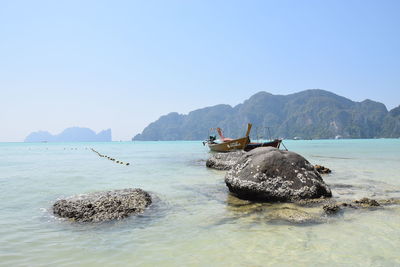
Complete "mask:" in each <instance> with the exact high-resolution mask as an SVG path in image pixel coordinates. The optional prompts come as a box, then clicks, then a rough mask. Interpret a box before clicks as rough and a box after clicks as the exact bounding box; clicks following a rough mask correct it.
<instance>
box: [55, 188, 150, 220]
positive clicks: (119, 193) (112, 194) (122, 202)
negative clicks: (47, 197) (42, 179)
mask: <svg viewBox="0 0 400 267" xmlns="http://www.w3.org/2000/svg"><path fill="white" fill-rule="evenodd" d="M151 203H152V200H151V196H150V195H149V193H147V192H145V191H143V190H142V189H138V188H136V189H134V188H129V189H122V190H113V191H105V192H95V193H89V194H84V195H77V196H72V197H69V198H66V199H61V200H58V201H56V202H55V203H54V205H53V213H54V214H55V215H57V216H59V217H62V218H68V219H71V220H74V221H77V222H102V221H109V220H120V219H123V218H125V217H128V216H129V215H133V214H137V213H141V212H143V211H144V210H145V208H146V207H148V206H149V205H150V204H151Z"/></svg>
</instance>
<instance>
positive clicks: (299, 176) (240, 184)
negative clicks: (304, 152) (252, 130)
mask: <svg viewBox="0 0 400 267" xmlns="http://www.w3.org/2000/svg"><path fill="white" fill-rule="evenodd" d="M225 183H226V185H227V186H228V188H229V190H230V191H231V192H232V193H233V194H235V195H236V196H238V197H239V198H243V199H251V200H260V201H269V202H273V201H286V202H292V201H298V200H301V199H313V198H320V197H331V196H332V193H331V190H330V189H329V187H328V186H327V185H326V184H325V182H324V181H323V180H322V178H321V176H320V175H319V173H318V172H317V171H316V170H315V168H314V166H312V165H311V164H310V163H309V162H308V161H307V160H306V159H305V158H303V157H302V156H300V155H299V154H297V153H294V152H290V151H282V150H279V149H276V148H272V147H261V148H256V149H254V150H252V151H250V152H247V153H246V154H244V155H243V156H242V157H241V158H240V159H239V161H238V162H237V163H236V164H235V165H234V166H233V167H232V168H231V169H230V170H229V171H228V172H227V174H226V176H225Z"/></svg>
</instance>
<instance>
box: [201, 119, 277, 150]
mask: <svg viewBox="0 0 400 267" xmlns="http://www.w3.org/2000/svg"><path fill="white" fill-rule="evenodd" d="M251 127H252V124H251V123H248V124H247V131H246V135H245V136H244V137H241V138H237V139H232V138H226V137H225V136H224V135H223V133H222V130H221V128H217V129H216V130H217V133H218V135H219V137H220V139H219V140H217V138H216V136H210V137H209V139H208V140H206V141H204V142H203V145H205V144H207V145H208V147H209V148H210V150H211V151H215V152H230V151H234V150H244V151H250V150H252V149H254V148H257V147H266V146H271V147H276V148H279V146H280V144H281V142H282V140H281V139H275V140H272V141H270V142H261V143H253V142H251V141H250V137H249V135H250V131H251Z"/></svg>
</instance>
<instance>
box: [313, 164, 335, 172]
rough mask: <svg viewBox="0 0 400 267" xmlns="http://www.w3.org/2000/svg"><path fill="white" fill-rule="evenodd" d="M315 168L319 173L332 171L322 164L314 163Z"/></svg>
mask: <svg viewBox="0 0 400 267" xmlns="http://www.w3.org/2000/svg"><path fill="white" fill-rule="evenodd" d="M314 168H315V170H316V171H317V172H319V173H321V174H328V173H331V172H332V171H331V170H330V169H328V168H326V167H324V166H322V165H315V166H314Z"/></svg>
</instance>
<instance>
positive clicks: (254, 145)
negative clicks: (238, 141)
mask: <svg viewBox="0 0 400 267" xmlns="http://www.w3.org/2000/svg"><path fill="white" fill-rule="evenodd" d="M281 143H282V140H281V139H275V140H273V141H270V142H263V143H248V144H247V145H246V146H245V147H244V151H250V150H252V149H254V148H257V147H268V146H270V147H276V148H279V147H280V145H281Z"/></svg>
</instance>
